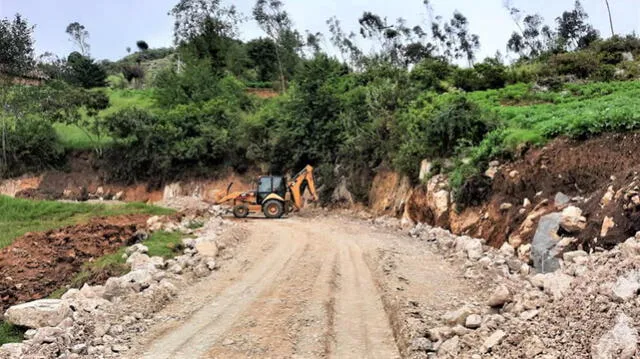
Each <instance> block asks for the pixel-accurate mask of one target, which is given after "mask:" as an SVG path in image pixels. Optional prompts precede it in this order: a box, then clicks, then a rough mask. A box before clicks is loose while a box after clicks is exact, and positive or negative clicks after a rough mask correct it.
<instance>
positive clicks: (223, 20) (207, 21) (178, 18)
mask: <svg viewBox="0 0 640 359" xmlns="http://www.w3.org/2000/svg"><path fill="white" fill-rule="evenodd" d="M169 15H172V16H173V17H174V18H175V22H174V41H175V43H176V45H180V44H181V43H184V42H188V41H190V40H193V39H194V38H196V37H198V36H200V35H203V33H204V32H205V30H209V31H213V32H215V33H216V34H217V35H218V36H220V37H228V38H235V37H237V34H238V23H239V22H240V14H239V13H238V11H237V9H236V7H235V6H229V7H224V6H222V2H221V1H220V0H180V2H179V3H178V4H177V5H176V6H174V7H173V9H172V10H171V11H170V12H169ZM207 27H209V28H210V29H207Z"/></svg>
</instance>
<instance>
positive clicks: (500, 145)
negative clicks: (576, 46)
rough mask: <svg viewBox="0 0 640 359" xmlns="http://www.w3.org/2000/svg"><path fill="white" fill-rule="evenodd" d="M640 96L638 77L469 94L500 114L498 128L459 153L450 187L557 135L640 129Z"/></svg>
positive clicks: (519, 86) (521, 86)
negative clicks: (499, 160) (552, 89)
mask: <svg viewBox="0 0 640 359" xmlns="http://www.w3.org/2000/svg"><path fill="white" fill-rule="evenodd" d="M639 96H640V82H639V81H632V82H607V83H589V84H567V85H565V86H564V87H563V88H561V89H558V90H556V91H551V90H547V89H540V88H539V87H535V86H533V85H527V84H517V85H512V86H507V87H505V88H503V89H499V90H490V91H481V92H473V93H469V94H468V97H469V99H470V100H472V101H474V102H475V103H477V104H478V105H479V106H480V107H482V108H483V109H485V110H487V111H490V112H492V113H494V114H495V115H496V116H497V119H498V122H499V127H498V129H496V130H494V131H493V132H491V133H489V134H487V135H486V137H485V138H484V140H483V141H482V142H481V143H480V144H479V145H477V146H472V147H468V148H465V149H464V150H463V151H461V153H460V154H459V156H458V159H459V161H458V163H457V166H456V168H455V169H454V170H453V176H452V185H453V186H454V188H458V187H460V186H461V185H462V184H463V183H464V181H465V180H466V179H468V178H470V177H472V176H474V175H476V174H479V173H481V172H483V171H484V168H485V167H486V164H487V163H488V161H490V160H492V159H495V158H505V159H509V158H512V156H513V154H514V153H515V152H516V149H518V148H519V147H521V146H531V145H541V144H544V143H545V142H547V141H548V140H551V139H553V138H556V137H558V136H568V137H571V138H576V139H586V138H589V137H592V136H596V135H598V134H601V133H605V132H624V131H634V130H640V102H639V101H638V100H637V99H638V98H639ZM463 158H465V159H466V160H464V161H463V160H462V159H463Z"/></svg>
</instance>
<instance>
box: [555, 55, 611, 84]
mask: <svg viewBox="0 0 640 359" xmlns="http://www.w3.org/2000/svg"><path fill="white" fill-rule="evenodd" d="M548 65H549V66H548V68H547V70H546V71H545V73H546V74H547V75H551V76H553V75H574V76H576V77H578V78H580V79H586V78H589V76H591V74H593V73H595V72H596V71H597V70H598V69H599V67H600V60H599V57H598V54H596V53H595V52H593V51H575V52H568V53H563V54H557V55H554V56H552V57H551V58H550V59H549V64H548Z"/></svg>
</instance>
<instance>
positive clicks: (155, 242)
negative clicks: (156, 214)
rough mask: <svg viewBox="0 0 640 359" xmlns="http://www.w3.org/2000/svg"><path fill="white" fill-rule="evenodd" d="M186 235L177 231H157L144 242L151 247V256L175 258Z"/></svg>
mask: <svg viewBox="0 0 640 359" xmlns="http://www.w3.org/2000/svg"><path fill="white" fill-rule="evenodd" d="M183 238H185V235H183V234H182V233H177V232H155V233H153V234H152V235H151V237H149V239H147V240H146V241H145V242H144V243H143V244H144V245H145V246H147V247H149V256H150V257H155V256H158V257H163V258H165V259H169V258H173V257H174V256H175V255H176V253H177V251H179V250H180V248H181V246H182V239H183Z"/></svg>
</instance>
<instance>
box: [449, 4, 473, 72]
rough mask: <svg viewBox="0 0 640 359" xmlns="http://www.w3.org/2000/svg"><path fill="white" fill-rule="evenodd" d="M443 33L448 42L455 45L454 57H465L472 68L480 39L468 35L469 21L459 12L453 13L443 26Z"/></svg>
mask: <svg viewBox="0 0 640 359" xmlns="http://www.w3.org/2000/svg"><path fill="white" fill-rule="evenodd" d="M445 33H446V34H447V35H448V37H449V39H450V40H449V41H451V43H453V44H455V46H454V51H455V52H454V57H455V58H456V59H458V58H462V57H465V58H466V60H467V61H468V62H469V66H473V60H475V52H476V50H478V49H479V48H480V37H479V36H478V35H475V34H471V33H469V20H467V18H466V17H465V16H464V15H463V14H462V13H461V12H458V11H456V12H454V13H453V18H452V19H451V21H450V22H449V24H445Z"/></svg>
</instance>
